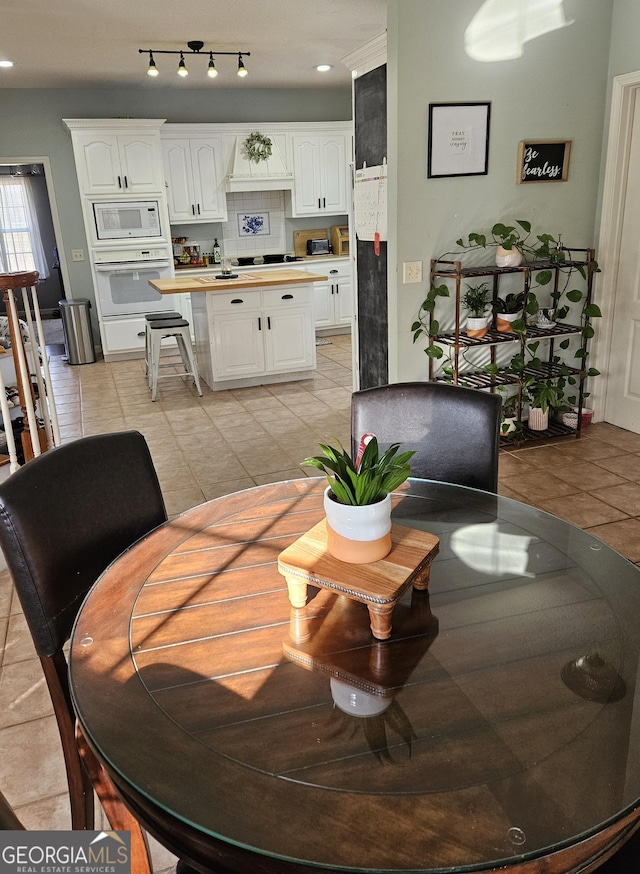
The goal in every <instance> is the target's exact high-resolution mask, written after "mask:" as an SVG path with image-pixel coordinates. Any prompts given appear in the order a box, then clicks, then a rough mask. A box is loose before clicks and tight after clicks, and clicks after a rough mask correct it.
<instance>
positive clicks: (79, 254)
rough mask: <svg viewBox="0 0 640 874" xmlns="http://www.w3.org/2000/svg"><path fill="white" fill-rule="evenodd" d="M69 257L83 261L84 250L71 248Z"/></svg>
mask: <svg viewBox="0 0 640 874" xmlns="http://www.w3.org/2000/svg"><path fill="white" fill-rule="evenodd" d="M71 258H72V260H73V261H84V251H83V250H82V249H72V250H71Z"/></svg>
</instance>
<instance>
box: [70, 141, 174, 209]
mask: <svg viewBox="0 0 640 874" xmlns="http://www.w3.org/2000/svg"><path fill="white" fill-rule="evenodd" d="M75 147H76V155H77V162H78V178H79V180H80V186H81V189H82V192H83V193H84V194H91V195H99V194H109V195H116V196H120V195H123V194H133V195H136V196H137V195H143V194H144V195H147V194H157V193H158V192H161V191H162V173H161V170H160V160H159V159H160V152H159V141H158V137H157V136H155V135H148V136H147V135H144V134H141V135H134V134H111V133H102V132H101V131H94V132H92V133H87V134H78V135H77V136H76V138H75Z"/></svg>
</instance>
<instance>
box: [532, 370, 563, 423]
mask: <svg viewBox="0 0 640 874" xmlns="http://www.w3.org/2000/svg"><path fill="white" fill-rule="evenodd" d="M523 392H524V394H525V397H526V399H527V401H528V402H529V422H528V424H529V429H530V430H531V431H545V430H546V429H547V428H548V427H549V411H550V410H556V409H559V408H560V406H561V404H562V395H563V392H562V389H560V388H559V387H558V386H557V385H555V384H554V383H553V382H551V381H550V380H547V379H543V378H538V377H536V376H529V377H527V378H526V379H525V381H524V384H523Z"/></svg>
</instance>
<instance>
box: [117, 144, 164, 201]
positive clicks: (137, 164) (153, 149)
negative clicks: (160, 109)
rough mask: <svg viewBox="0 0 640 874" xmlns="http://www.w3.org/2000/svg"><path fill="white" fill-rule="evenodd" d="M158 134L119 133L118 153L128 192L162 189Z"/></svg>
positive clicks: (146, 192) (148, 192)
mask: <svg viewBox="0 0 640 874" xmlns="http://www.w3.org/2000/svg"><path fill="white" fill-rule="evenodd" d="M159 146H160V144H159V140H158V137H157V135H149V136H146V135H143V134H137V135H136V134H119V135H118V153H119V155H120V167H121V170H122V174H123V176H124V185H125V191H126V193H127V194H154V193H155V192H158V191H162V188H163V174H162V164H161V160H160V147H159Z"/></svg>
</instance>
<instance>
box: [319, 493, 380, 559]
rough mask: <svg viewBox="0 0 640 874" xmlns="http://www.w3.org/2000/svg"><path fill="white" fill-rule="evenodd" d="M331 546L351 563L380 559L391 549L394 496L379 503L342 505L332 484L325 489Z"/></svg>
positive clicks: (328, 537) (337, 554) (328, 547)
mask: <svg viewBox="0 0 640 874" xmlns="http://www.w3.org/2000/svg"><path fill="white" fill-rule="evenodd" d="M324 512H325V515H326V518H327V549H328V550H329V552H330V553H331V555H332V556H333V557H334V558H337V559H339V560H340V561H346V562H348V563H350V564H368V563H369V562H372V561H380V559H382V558H384V557H385V556H386V555H388V554H389V553H390V552H391V495H386V496H385V497H384V498H383V499H382V500H381V501H378V502H377V503H376V504H364V505H362V506H357V505H354V504H340V503H339V502H338V501H336V500H335V499H334V498H333V496H332V492H331V489H330V487H328V486H327V488H326V489H325V492H324Z"/></svg>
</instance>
